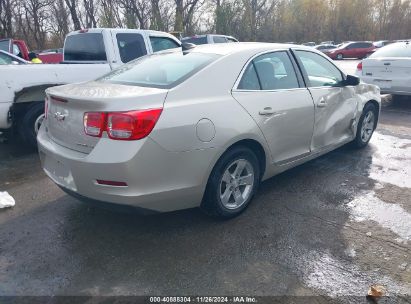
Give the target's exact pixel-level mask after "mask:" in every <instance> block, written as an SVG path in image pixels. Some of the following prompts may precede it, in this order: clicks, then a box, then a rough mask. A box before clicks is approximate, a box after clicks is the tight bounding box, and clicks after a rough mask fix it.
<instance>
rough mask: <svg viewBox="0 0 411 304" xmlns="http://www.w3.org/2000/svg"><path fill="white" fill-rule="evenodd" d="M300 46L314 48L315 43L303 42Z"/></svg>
mask: <svg viewBox="0 0 411 304" xmlns="http://www.w3.org/2000/svg"><path fill="white" fill-rule="evenodd" d="M302 45H305V46H312V47H314V46H316V43H315V42H304V43H302Z"/></svg>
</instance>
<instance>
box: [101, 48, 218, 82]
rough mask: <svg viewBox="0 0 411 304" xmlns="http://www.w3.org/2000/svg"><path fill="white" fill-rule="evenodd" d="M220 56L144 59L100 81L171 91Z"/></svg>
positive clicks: (174, 54)
mask: <svg viewBox="0 0 411 304" xmlns="http://www.w3.org/2000/svg"><path fill="white" fill-rule="evenodd" d="M218 57H220V55H216V54H203V53H194V52H193V53H183V52H172V53H165V54H164V53H163V54H155V55H150V56H145V57H142V58H140V59H137V60H134V61H131V62H130V63H128V64H126V65H124V66H122V67H120V68H119V69H117V70H114V71H113V72H111V73H109V74H107V75H105V76H103V77H101V78H99V79H98V80H97V81H102V82H110V83H119V84H125V85H136V86H143V87H153V88H164V89H169V88H172V87H174V86H176V85H177V84H179V83H182V82H183V81H184V80H186V79H188V78H189V77H190V76H192V75H193V74H195V73H196V72H198V71H200V70H201V69H203V68H204V67H205V66H207V65H208V64H210V63H211V62H213V61H215V60H216V59H217V58H218Z"/></svg>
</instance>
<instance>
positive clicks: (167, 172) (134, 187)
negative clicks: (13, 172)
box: [37, 124, 216, 213]
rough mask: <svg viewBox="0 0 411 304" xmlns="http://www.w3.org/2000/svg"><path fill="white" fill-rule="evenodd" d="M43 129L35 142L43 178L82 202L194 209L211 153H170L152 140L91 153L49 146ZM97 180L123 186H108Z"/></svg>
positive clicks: (106, 143) (104, 145)
mask: <svg viewBox="0 0 411 304" xmlns="http://www.w3.org/2000/svg"><path fill="white" fill-rule="evenodd" d="M45 129H46V127H45V124H43V125H42V127H41V129H40V132H39V135H38V137H37V141H38V149H39V155H40V159H41V163H42V166H43V169H44V171H45V172H46V174H47V175H48V176H49V177H50V178H51V179H52V180H53V181H54V182H55V183H56V184H57V185H58V186H59V187H61V188H63V189H64V190H65V191H66V192H67V193H69V194H70V195H72V196H75V197H78V198H80V199H81V200H85V199H86V200H88V201H92V202H94V204H98V202H105V203H111V204H118V205H125V206H132V207H136V208H139V209H144V210H145V211H144V213H147V212H167V211H174V210H179V209H186V208H193V207H198V206H200V204H201V200H202V196H203V193H204V190H205V186H206V183H207V179H208V172H209V166H210V164H211V162H212V159H213V158H214V157H215V153H216V151H215V149H205V150H193V151H187V152H168V151H166V150H164V149H163V148H162V147H161V146H160V145H159V144H157V143H156V142H155V141H153V140H152V139H150V138H145V139H143V140H138V141H128V142H126V141H113V140H110V139H107V138H102V139H100V141H99V142H98V144H97V145H96V146H95V147H94V149H93V151H92V152H91V153H89V154H85V153H81V152H77V151H73V150H71V149H68V148H65V147H63V146H61V145H59V144H57V143H55V142H54V141H52V140H51V139H50V138H49V136H48V134H47V132H46V130H45ZM97 179H100V180H109V181H121V182H125V183H127V186H126V187H124V186H122V187H118V186H106V185H100V184H98V183H97V182H96V180H97Z"/></svg>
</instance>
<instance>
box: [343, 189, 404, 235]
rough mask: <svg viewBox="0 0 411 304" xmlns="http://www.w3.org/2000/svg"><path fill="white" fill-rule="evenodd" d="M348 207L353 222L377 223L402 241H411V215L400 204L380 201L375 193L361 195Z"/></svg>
mask: <svg viewBox="0 0 411 304" xmlns="http://www.w3.org/2000/svg"><path fill="white" fill-rule="evenodd" d="M346 206H347V208H348V210H349V213H350V217H351V219H352V220H354V221H357V222H362V221H366V220H371V221H374V222H377V223H378V224H379V225H380V226H381V227H383V228H386V229H389V230H391V231H392V232H394V233H395V234H397V235H398V236H399V237H400V238H401V239H403V240H406V241H408V240H411V214H410V213H408V212H407V211H406V210H405V209H404V208H403V207H402V206H400V205H398V204H392V203H386V202H384V201H382V200H380V199H379V198H378V197H377V196H376V194H375V192H374V191H370V192H364V193H362V194H360V195H359V196H357V197H356V198H354V199H353V200H352V201H351V202H349V203H348V204H347V205H346Z"/></svg>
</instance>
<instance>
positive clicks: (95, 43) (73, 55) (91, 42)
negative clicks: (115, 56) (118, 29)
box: [64, 33, 107, 61]
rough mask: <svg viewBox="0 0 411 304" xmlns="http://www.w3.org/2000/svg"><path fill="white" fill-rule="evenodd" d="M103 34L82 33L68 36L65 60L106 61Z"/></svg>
mask: <svg viewBox="0 0 411 304" xmlns="http://www.w3.org/2000/svg"><path fill="white" fill-rule="evenodd" d="M106 60H107V57H106V50H105V48H104V41H103V35H102V34H101V33H81V34H75V35H71V36H67V38H66V42H65V43H64V61H106Z"/></svg>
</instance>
